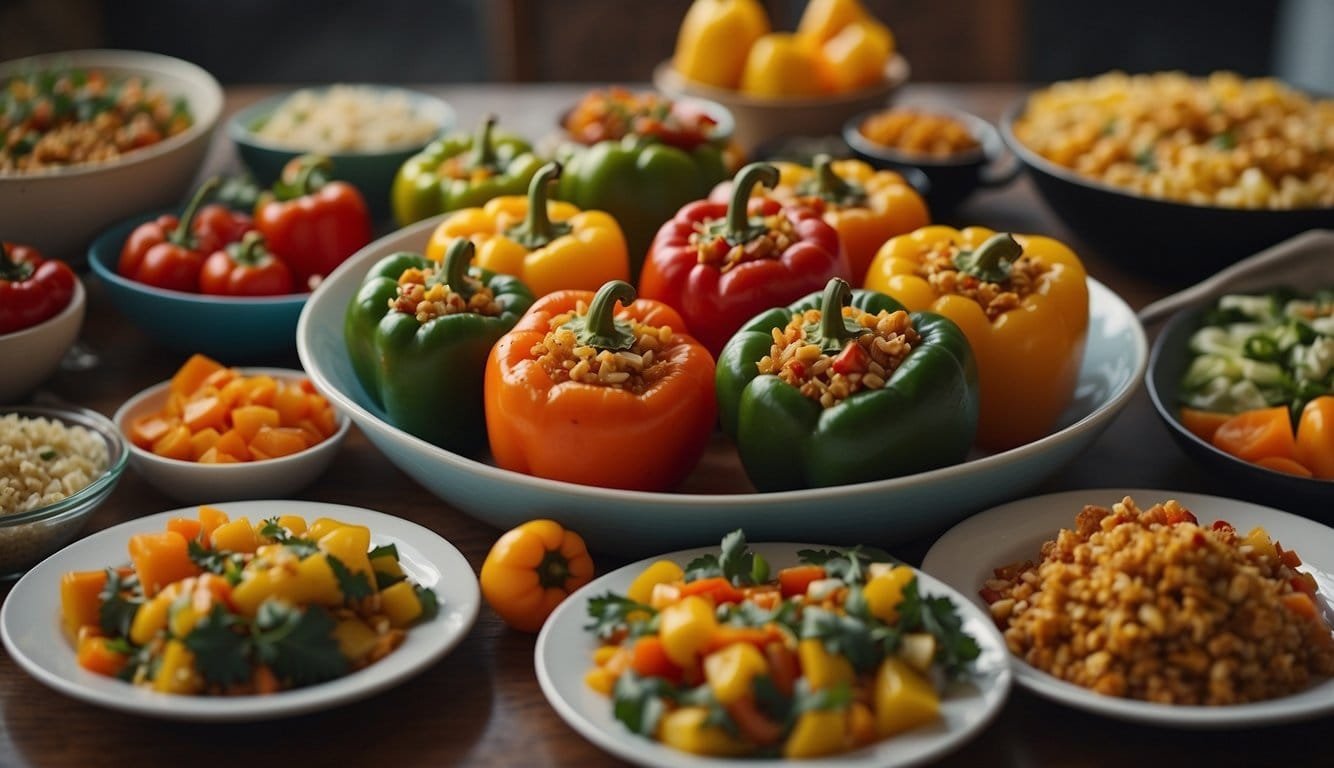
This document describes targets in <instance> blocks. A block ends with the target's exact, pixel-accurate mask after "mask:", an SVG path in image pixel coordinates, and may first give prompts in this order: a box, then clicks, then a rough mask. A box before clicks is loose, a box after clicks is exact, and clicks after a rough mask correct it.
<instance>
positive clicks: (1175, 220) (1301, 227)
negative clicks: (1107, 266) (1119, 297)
mask: <svg viewBox="0 0 1334 768" xmlns="http://www.w3.org/2000/svg"><path fill="white" fill-rule="evenodd" d="M1027 104H1028V97H1027V96H1025V97H1024V98H1022V99H1020V100H1019V101H1018V102H1016V103H1015V104H1014V105H1012V106H1011V107H1010V108H1009V109H1008V110H1007V111H1006V113H1005V116H1004V118H1003V119H1002V121H1001V134H1002V135H1003V136H1004V137H1005V142H1006V144H1008V145H1009V147H1010V151H1011V152H1013V153H1014V154H1015V155H1016V156H1017V157H1018V158H1019V159H1020V160H1022V161H1023V164H1024V165H1025V166H1026V167H1027V168H1028V173H1029V176H1031V177H1032V178H1033V181H1034V183H1036V184H1037V188H1038V192H1039V193H1040V194H1041V195H1042V198H1043V199H1044V200H1045V201H1046V203H1047V205H1048V206H1050V207H1051V209H1052V210H1053V211H1055V212H1056V215H1057V216H1059V217H1060V218H1061V219H1062V220H1063V221H1064V222H1065V223H1066V224H1068V225H1069V226H1070V228H1071V229H1073V230H1074V231H1075V232H1076V233H1077V234H1078V235H1079V237H1080V238H1081V239H1083V240H1084V241H1085V242H1087V243H1088V244H1089V245H1090V246H1092V247H1093V248H1094V249H1095V250H1096V251H1097V252H1098V254H1099V255H1100V256H1102V257H1103V258H1105V259H1107V260H1108V261H1113V262H1116V263H1117V264H1120V265H1122V266H1125V267H1129V268H1132V269H1134V270H1136V271H1139V272H1142V273H1144V274H1146V275H1148V276H1150V277H1152V278H1155V279H1158V280H1160V281H1163V282H1167V283H1172V284H1178V285H1184V284H1186V283H1190V282H1195V281H1196V280H1199V279H1201V278H1204V277H1207V276H1208V275H1211V274H1213V273H1214V272H1217V271H1218V270H1219V269H1222V268H1223V267H1226V266H1228V265H1229V264H1232V263H1233V262H1236V261H1239V260H1241V259H1243V258H1245V257H1247V256H1249V255H1251V254H1253V253H1255V252H1256V251H1260V250H1263V249H1264V248H1267V247H1269V246H1271V245H1273V244H1275V243H1277V242H1280V241H1282V240H1286V239H1288V238H1289V237H1292V236H1293V235H1296V234H1298V233H1301V232H1305V231H1306V230H1308V229H1318V228H1322V227H1325V228H1328V227H1331V226H1334V208H1294V209H1289V210H1267V209H1249V208H1221V207H1217V206H1205V205H1191V204H1189V203H1179V202H1174V201H1170V200H1160V199H1155V198H1151V197H1144V196H1142V195H1137V194H1135V193H1133V192H1129V191H1126V190H1123V189H1120V188H1118V187H1113V186H1111V185H1108V184H1103V183H1101V182H1098V181H1094V180H1092V179H1087V178H1084V177H1083V176H1080V175H1079V174H1077V173H1075V172H1074V171H1072V170H1070V169H1068V168H1064V167H1062V166H1059V165H1057V164H1055V163H1053V162H1051V161H1050V160H1047V159H1046V158H1044V157H1042V156H1041V155H1039V154H1038V153H1036V152H1034V151H1033V150H1031V149H1029V148H1028V146H1027V145H1025V144H1024V143H1023V142H1021V141H1019V140H1018V139H1017V138H1016V137H1015V135H1014V121H1015V120H1016V119H1017V118H1018V117H1019V115H1020V113H1021V112H1022V111H1023V110H1024V108H1025V106H1026V105H1027Z"/></svg>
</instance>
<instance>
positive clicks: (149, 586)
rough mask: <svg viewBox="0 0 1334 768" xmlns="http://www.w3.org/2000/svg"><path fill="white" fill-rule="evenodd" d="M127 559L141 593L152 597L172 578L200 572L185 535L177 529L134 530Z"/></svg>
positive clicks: (189, 575)
mask: <svg viewBox="0 0 1334 768" xmlns="http://www.w3.org/2000/svg"><path fill="white" fill-rule="evenodd" d="M130 562H131V563H133V564H134V572H135V573H137V574H138V575H139V583H140V584H141V585H142V586H143V589H144V596H145V597H152V596H153V595H156V594H157V593H158V591H159V590H161V589H162V588H163V587H165V586H167V585H168V584H170V583H172V582H173V581H180V580H181V579H185V578H189V577H191V576H198V575H199V566H197V565H195V564H194V561H193V560H191V559H190V550H189V545H188V543H187V542H186V539H185V537H184V536H182V535H181V534H179V533H177V532H176V531H163V532H162V533H137V534H135V535H133V536H131V537H130Z"/></svg>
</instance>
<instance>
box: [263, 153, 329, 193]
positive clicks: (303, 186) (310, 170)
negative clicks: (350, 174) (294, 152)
mask: <svg viewBox="0 0 1334 768" xmlns="http://www.w3.org/2000/svg"><path fill="white" fill-rule="evenodd" d="M331 171H333V160H330V159H329V158H327V157H325V156H324V155H315V154H310V155H301V156H300V157H296V158H293V159H292V160H291V161H289V162H288V163H287V165H286V166H284V167H283V174H282V178H280V179H278V181H277V182H275V183H274V185H273V194H274V195H275V196H277V198H278V199H279V200H295V199H297V198H298V197H304V196H306V195H309V194H310V193H312V192H314V191H316V190H318V189H319V188H320V187H322V186H324V185H325V183H326V182H328V180H329V173H330V172H331Z"/></svg>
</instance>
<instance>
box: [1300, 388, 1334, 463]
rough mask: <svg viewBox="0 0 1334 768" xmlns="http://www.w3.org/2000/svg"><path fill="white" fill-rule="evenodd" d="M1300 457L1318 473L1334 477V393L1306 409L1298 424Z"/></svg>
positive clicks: (1319, 398)
mask: <svg viewBox="0 0 1334 768" xmlns="http://www.w3.org/2000/svg"><path fill="white" fill-rule="evenodd" d="M1297 460H1298V461H1300V462H1301V463H1302V465H1303V466H1305V467H1306V468H1307V469H1309V470H1311V474H1313V475H1314V476H1316V477H1318V478H1320V479H1322V480H1330V479H1334V396H1331V395H1322V396H1320V397H1317V398H1315V399H1314V400H1312V401H1311V402H1309V403H1307V404H1306V407H1305V408H1303V409H1302V418H1301V421H1300V422H1298V424H1297Z"/></svg>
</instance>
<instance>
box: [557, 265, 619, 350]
mask: <svg viewBox="0 0 1334 768" xmlns="http://www.w3.org/2000/svg"><path fill="white" fill-rule="evenodd" d="M636 295H637V294H636V293H635V287H634V286H633V285H630V284H629V283H627V282H625V281H624V280H608V281H607V282H606V283H603V285H602V287H601V288H599V289H598V292H597V293H596V294H595V295H594V296H593V303H592V304H590V305H589V306H588V314H586V315H578V316H575V317H573V318H571V319H570V320H569V322H567V323H565V325H564V326H562V327H564V328H568V329H569V330H571V331H574V336H575V340H576V341H578V342H579V343H580V344H587V345H588V346H591V347H597V348H598V349H609V350H613V351H614V350H620V349H629V348H630V347H632V346H634V343H635V334H634V331H632V330H630V324H629V323H627V322H625V321H622V320H617V319H616V302H618V301H619V302H620V303H621V304H622V305H623V306H627V307H628V306H630V303H631V302H633V301H634V300H635V296H636Z"/></svg>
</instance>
